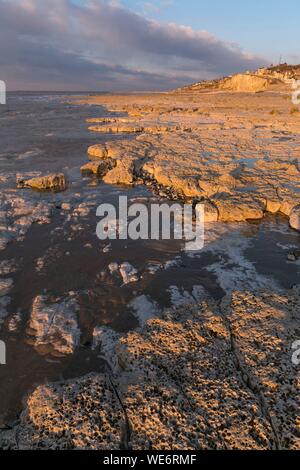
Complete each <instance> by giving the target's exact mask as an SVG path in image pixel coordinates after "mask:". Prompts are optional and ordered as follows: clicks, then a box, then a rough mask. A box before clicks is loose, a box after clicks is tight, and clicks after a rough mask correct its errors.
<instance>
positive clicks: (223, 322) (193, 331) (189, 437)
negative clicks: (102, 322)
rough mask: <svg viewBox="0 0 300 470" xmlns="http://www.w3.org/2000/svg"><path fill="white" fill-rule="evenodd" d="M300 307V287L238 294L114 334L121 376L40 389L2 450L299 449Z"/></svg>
mask: <svg viewBox="0 0 300 470" xmlns="http://www.w3.org/2000/svg"><path fill="white" fill-rule="evenodd" d="M299 307H300V289H299V288H294V289H293V290H291V291H286V292H283V293H273V292H265V291H264V292H256V293H253V292H234V293H233V294H232V295H231V296H227V297H225V298H224V299H223V300H222V302H221V303H215V302H213V301H211V300H207V301H205V302H203V303H201V304H199V305H196V306H195V305H193V306H190V307H188V306H187V307H184V308H182V307H181V308H178V309H171V310H167V311H165V312H164V313H163V315H162V317H161V318H155V319H152V320H149V321H148V322H147V323H146V325H145V326H143V327H142V328H140V329H139V330H137V331H135V332H131V333H129V334H127V335H126V336H123V337H121V338H120V339H119V340H118V338H117V337H115V336H116V335H112V336H111V338H114V340H113V344H112V345H111V346H112V347H109V345H107V344H106V346H105V348H104V350H103V351H102V352H104V351H105V350H108V351H109V360H110V363H111V364H113V367H114V374H111V375H110V377H109V376H108V375H96V374H93V375H89V376H87V377H83V378H80V379H75V380H72V381H69V382H65V383H58V384H49V385H43V386H40V387H38V388H37V389H36V390H35V391H34V392H33V393H32V394H31V395H30V397H29V398H28V400H27V408H26V410H25V411H24V412H23V414H22V417H21V421H20V424H19V425H18V426H17V427H16V428H14V429H13V430H11V431H7V432H1V433H0V447H4V448H27V449H29V448H43V449H46V448H51V449H52V448H57V449H64V448H76V449H85V448H92V449H106V450H112V449H117V448H120V447H121V446H122V448H124V446H125V448H128V447H129V448H133V449H158V450H170V449H172V450H182V449H193V450H195V449H244V450H245V449H261V450H266V449H298V450H299V449H300V439H299V409H300V407H299V404H300V403H299V401H300V398H299V397H300V394H299V384H300V376H299V367H297V366H296V365H294V364H293V362H292V344H293V342H294V341H296V340H298V339H299V338H298V332H299V326H300V319H299ZM108 337H110V336H108ZM114 341H116V343H114ZM114 344H115V349H114V350H115V359H114V360H112V356H111V354H113V346H114ZM111 380H112V382H111ZM112 383H114V384H115V385H114V386H112ZM114 387H115V388H114ZM115 389H117V390H118V395H119V396H120V398H121V401H122V404H123V407H124V409H125V410H126V415H127V417H128V419H129V422H130V424H128V422H127V421H126V416H125V413H124V410H123V408H122V407H121V406H120V402H119V401H118V400H117V398H116V393H115ZM62 397H63V399H62Z"/></svg>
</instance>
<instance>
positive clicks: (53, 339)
mask: <svg viewBox="0 0 300 470" xmlns="http://www.w3.org/2000/svg"><path fill="white" fill-rule="evenodd" d="M77 310H78V305H77V302H76V299H75V298H68V299H65V300H60V301H57V302H51V301H50V300H49V299H48V298H47V297H45V296H38V297H36V298H35V299H34V301H33V305H32V311H31V316H30V320H29V324H28V335H29V336H30V337H31V340H30V342H31V343H32V344H33V345H34V347H35V348H36V350H37V351H38V352H39V353H41V354H52V355H54V356H65V355H69V354H73V353H74V351H75V349H76V347H77V346H78V345H79V340H80V329H79V327H78V324H77V315H76V312H77Z"/></svg>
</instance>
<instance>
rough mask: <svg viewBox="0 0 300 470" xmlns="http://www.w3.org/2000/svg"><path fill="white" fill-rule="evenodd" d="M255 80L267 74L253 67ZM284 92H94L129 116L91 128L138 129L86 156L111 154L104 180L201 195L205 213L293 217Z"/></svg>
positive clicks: (292, 164)
mask: <svg viewBox="0 0 300 470" xmlns="http://www.w3.org/2000/svg"><path fill="white" fill-rule="evenodd" d="M271 75H272V74H271ZM250 78H251V76H250V75H246V78H245V80H250ZM256 80H257V81H264V80H268V79H267V78H266V77H264V76H261V75H260V74H257V76H256ZM271 80H276V79H275V78H274V77H273V76H271ZM125 98H126V99H125ZM283 98H285V96H284V94H281V93H280V92H276V91H274V93H271V94H264V93H262V94H259V95H254V96H253V95H251V94H248V93H243V94H238V95H236V94H234V93H230V92H228V91H226V92H223V93H220V92H219V93H218V94H210V93H202V94H201V93H200V94H199V95H197V94H195V93H190V94H189V93H182V94H176V95H174V94H172V95H170V94H165V95H158V96H153V95H151V96H147V95H145V96H142V97H141V96H139V97H137V96H134V97H128V96H127V97H123V96H110V97H101V99H99V98H98V99H94V100H93V99H92V98H91V99H90V100H89V101H91V102H93V103H94V102H95V100H96V102H97V103H98V102H99V104H105V105H106V106H107V107H108V108H109V109H110V110H111V111H118V112H122V113H124V112H127V114H128V115H129V116H131V117H129V118H128V119H129V124H128V127H127V126H126V125H125V124H124V122H125V120H126V118H120V119H121V120H122V121H120V125H119V124H118V118H117V117H116V118H115V122H114V124H115V127H107V125H106V124H104V125H103V124H102V125H101V123H100V125H99V126H97V127H96V128H95V127H94V128H92V130H94V131H100V132H107V130H108V129H110V130H111V131H113V132H122V131H123V130H124V129H126V130H127V131H129V130H130V129H131V130H133V131H136V130H137V129H138V130H139V132H138V135H137V136H135V137H134V138H132V137H131V138H130V139H129V138H126V137H124V138H122V140H118V141H116V142H109V141H108V142H106V144H100V145H94V146H92V147H90V148H89V149H88V154H89V158H91V159H95V158H96V159H104V160H106V159H113V160H115V161H116V167H115V168H114V169H112V170H111V171H109V172H107V174H106V175H105V176H104V181H105V182H107V183H109V184H139V183H140V184H147V185H148V186H151V187H152V188H153V189H154V190H156V191H157V192H159V194H161V195H163V196H166V197H168V198H170V199H184V200H187V201H191V200H203V201H206V203H207V204H208V206H209V208H214V210H208V211H207V212H208V214H207V217H208V219H209V217H210V215H209V214H211V217H212V220H216V219H218V220H220V221H224V222H229V221H230V222H231V221H232V222H240V221H244V220H249V219H261V218H262V217H263V216H264V214H265V213H266V212H271V213H277V212H281V213H283V214H285V215H287V216H288V217H290V215H291V214H292V211H293V209H294V207H295V206H297V205H299V204H300V171H299V169H300V160H299V150H300V148H299V134H300V125H299V121H298V120H297V119H296V118H295V116H293V115H292V114H291V113H290V104H289V102H288V100H287V99H283ZM97 100H98V101H97ZM150 103H151V104H150ZM195 103H197V104H198V107H197V106H195ZM200 104H201V105H200ZM199 105H200V107H199ZM149 122H151V126H149ZM121 123H122V124H121ZM146 123H148V126H147V125H146ZM187 131H188V132H187ZM293 214H295V212H294V213H293ZM294 218H295V216H294V215H293V218H292V219H291V226H294V225H295V222H294Z"/></svg>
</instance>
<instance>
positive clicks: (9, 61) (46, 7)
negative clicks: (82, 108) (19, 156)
mask: <svg viewBox="0 0 300 470" xmlns="http://www.w3.org/2000/svg"><path fill="white" fill-rule="evenodd" d="M299 18H300V2H299V0H286V1H285V2H282V1H279V0H252V1H245V2H241V1H237V0H205V1H204V0H153V1H151V0H0V75H1V76H0V79H2V80H5V81H6V82H7V86H8V89H28V90H29V89H32V90H34V89H35V90H38V89H69V90H78V91H79V90H99V91H100V90H124V91H125V90H150V89H153V90H166V89H170V88H175V87H177V86H182V85H184V84H188V83H192V82H195V81H200V80H202V79H210V78H215V77H220V76H224V75H229V74H233V73H237V72H240V71H245V70H253V69H256V68H257V67H260V66H263V65H269V64H271V63H277V62H278V61H279V57H280V56H282V58H283V60H284V61H287V62H289V63H300V50H299V44H300V28H299V25H298V22H299Z"/></svg>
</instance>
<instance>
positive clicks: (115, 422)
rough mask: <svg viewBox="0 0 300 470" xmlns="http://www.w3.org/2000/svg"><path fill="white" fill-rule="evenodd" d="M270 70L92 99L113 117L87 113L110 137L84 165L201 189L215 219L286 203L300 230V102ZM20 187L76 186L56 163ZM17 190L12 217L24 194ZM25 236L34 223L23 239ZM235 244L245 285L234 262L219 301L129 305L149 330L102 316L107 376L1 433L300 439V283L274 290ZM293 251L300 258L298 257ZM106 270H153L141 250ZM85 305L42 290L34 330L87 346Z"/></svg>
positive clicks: (99, 343)
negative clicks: (134, 261)
mask: <svg viewBox="0 0 300 470" xmlns="http://www.w3.org/2000/svg"><path fill="white" fill-rule="evenodd" d="M286 73H287V72H286ZM270 74H271V76H269V75H270ZM274 74H275V75H274ZM268 77H269V78H268ZM268 77H267V76H266V74H265V73H263V72H262V71H261V72H260V73H257V74H256V76H255V80H252V81H251V74H250V75H249V74H247V77H246V78H245V79H244V78H243V80H240V79H239V78H238V77H236V78H234V79H233V80H232V79H231V81H225V82H223V81H222V82H221V85H220V84H218V86H216V84H215V83H212V84H211V85H209V86H208V85H207V87H203V86H202V85H201V86H194V87H189V88H187V89H184V90H177V91H176V92H173V93H165V94H144V95H142V94H140V95H126V96H121V95H112V96H109V95H104V96H101V97H88V98H86V99H85V100H84V102H85V103H88V104H93V105H95V104H97V105H101V106H105V107H106V109H107V114H108V116H106V117H104V118H103V117H99V118H95V117H94V118H89V119H87V125H88V126H90V127H89V128H90V131H91V132H92V133H93V135H94V133H99V139H100V134H101V143H99V144H95V145H92V146H90V147H89V148H88V160H89V161H87V162H86V163H85V164H84V165H83V166H82V168H81V172H82V176H83V177H91V178H92V179H94V178H97V179H98V180H101V181H103V182H104V183H105V184H107V185H123V186H124V185H125V186H129V187H133V186H139V185H141V186H144V185H145V186H147V187H148V188H150V189H151V190H152V191H153V192H154V193H155V194H156V195H158V196H159V197H161V198H167V199H170V200H180V201H187V202H193V203H195V202H199V201H202V202H204V203H205V215H206V222H207V224H217V223H218V224H220V226H221V225H222V226H224V227H225V226H226V227H227V226H230V227H235V228H238V227H240V225H241V224H245V225H247V223H249V226H250V223H258V222H259V221H262V220H263V219H264V218H265V217H266V216H268V215H269V214H273V215H275V214H279V215H280V216H284V217H285V220H286V227H287V229H288V227H290V228H291V229H294V230H295V231H299V227H300V225H299V220H300V143H299V142H300V140H299V136H300V121H299V116H300V114H299V110H295V107H293V105H292V103H291V90H290V87H289V85H288V80H290V76H287V77H286V81H284V80H282V77H281V76H279V75H278V74H277V72H276V73H275V72H274V73H273V71H269V72H268ZM251 84H252V85H253V86H252V85H251ZM229 85H230V86H229ZM250 85H251V86H250ZM246 86H247V87H248V89H247V90H246V91H245V89H244V87H246ZM249 87H250V91H251V93H250V92H248V91H249ZM234 90H237V91H234ZM240 91H243V92H240ZM111 134H115V135H116V136H118V139H116V140H114V141H112V140H111V139H110V138H109V137H110V136H111ZM105 136H107V140H106V139H105ZM17 184H18V186H19V188H21V187H22V188H31V189H38V190H42V191H48V190H50V191H53V192H56V191H64V190H66V188H67V184H68V183H67V179H66V177H65V175H64V174H61V173H59V174H53V175H48V176H47V175H46V176H43V175H40V174H39V175H32V177H31V178H26V179H24V178H19V179H17ZM4 199H5V204H7V205H9V207H10V210H11V211H12V213H13V210H14V209H13V205H14V204H13V200H8V199H6V198H4ZM4 199H3V200H4ZM65 204H66V203H65ZM79 209H82V210H83V212H82V214H83V215H87V214H84V209H85V207H80V206H79V207H78V211H79ZM48 210H49V206H48V205H46V206H45V207H44V206H43V205H42V203H41V204H40V206H39V207H36V208H32V210H31V212H30V217H32V220H34V221H35V222H37V223H48V222H49V221H48V220H47V214H48V212H47V211H48ZM69 210H70V208H67V207H66V212H67V213H68V211H69ZM87 210H88V208H87ZM78 214H79V216H80V214H81V213H80V211H79V212H78ZM73 216H74V214H73ZM70 218H71V214H70ZM10 220H11V219H10ZM8 223H9V221H8V222H7V224H8ZM74 224H75V221H74ZM230 224H231V225H230ZM25 225H26V224H25ZM243 226H244V225H243ZM25 233H26V228H25V227H22V229H18V230H14V232H13V234H10V236H13V237H15V238H17V237H20V236H21V235H23V234H25ZM295 234H296V236H297V232H295ZM299 236H300V235H299ZM2 238H3V237H2ZM237 238H238V235H237ZM5 242H6V238H3V243H5ZM231 243H233V244H234V243H235V242H234V241H232V240H231ZM227 249H228V251H229V252H230V250H231V251H234V249H236V250H238V241H236V246H234V248H232V247H229V246H227V245H226V242H225V247H223V251H222V254H221V255H220V257H219V259H218V260H217V261H215V263H219V264H220V265H221V266H222V263H225V264H226V258H225V253H226V250H227ZM212 250H213V247H212ZM235 253H236V252H234V254H235ZM231 254H232V253H229V254H228V260H229V261H228V263H229V264H230V263H231V268H230V269H231V271H232V276H234V273H235V271H238V272H239V274H240V279H239V285H238V288H237V286H236V285H235V283H234V282H231V278H230V275H229V274H228V272H227V271H226V272H225V279H224V277H223V284H222V286H221V287H222V288H223V291H225V295H224V296H223V297H222V298H221V299H220V300H218V299H213V298H212V295H210V294H209V293H208V292H207V291H206V290H205V289H204V288H202V286H200V287H201V289H200V288H199V289H198V291H197V292H195V295H191V296H189V297H188V298H189V299H190V300H191V302H187V301H185V302H182V303H180V302H179V301H178V302H177V305H173V307H172V308H166V309H163V311H161V310H160V309H159V308H156V305H155V304H154V303H151V302H150V301H149V300H148V298H147V297H146V296H142V295H141V296H139V297H136V298H135V299H134V300H133V301H132V302H131V306H132V309H133V310H135V311H136V318H138V320H139V327H138V328H136V329H134V330H133V331H130V332H129V333H124V334H121V333H117V332H116V331H114V330H112V329H111V328H109V327H106V326H103V325H100V326H98V327H96V328H94V330H93V345H92V348H93V350H94V351H97V352H99V358H102V359H103V358H104V360H105V364H106V372H104V373H92V374H88V375H84V376H83V377H79V378H76V379H72V380H68V381H60V382H53V383H46V384H44V385H40V386H38V387H36V388H35V389H34V390H33V391H32V392H31V393H30V394H29V395H28V397H27V398H26V403H25V406H24V410H23V412H22V414H21V416H20V419H19V420H18V422H17V423H14V425H13V426H8V427H7V428H6V429H2V430H1V431H0V448H5V449H74V448H75V449H111V450H113V449H158V450H170V449H171V450H179V449H181V450H182V449H193V450H194V449H240V450H246V449H248V450H249V449H253V450H254V449H258V450H269V449H298V450H299V449H300V420H299V409H300V408H299V405H300V403H299V401H300V400H299V396H300V394H299V386H300V375H299V366H297V365H295V364H294V363H293V361H292V354H293V349H292V345H293V344H294V342H295V341H297V340H299V339H300V317H299V309H300V291H299V286H297V285H295V286H290V287H291V288H290V289H284V288H278V289H277V288H276V287H274V285H273V284H272V283H271V281H270V282H269V279H268V278H267V277H264V282H263V283H262V282H261V279H262V278H261V277H257V279H252V278H251V279H249V276H256V274H257V273H256V271H255V270H254V269H253V270H252V267H251V269H250V268H249V267H248V265H246V264H244V265H242V266H238V264H237V260H236V258H234V254H233V256H232V258H230V256H231ZM290 261H291V263H292V262H295V263H298V261H297V257H296V256H295V259H293V260H292V259H290ZM10 268H11V269H13V266H11V267H10ZM36 269H41V270H42V269H43V260H41V262H40V263H37V266H36ZM220 269H221V270H222V267H221V268H220ZM208 271H209V268H208ZM3 272H6V271H5V266H4V265H3ZM9 272H11V271H9ZM108 272H109V274H110V275H111V276H117V277H118V279H119V281H120V282H122V283H123V284H122V285H123V286H126V285H131V284H134V283H138V281H139V280H140V278H141V276H140V274H139V273H138V271H137V270H136V269H135V268H134V267H133V266H131V264H130V263H128V262H120V263H119V262H115V263H111V264H110V265H109V266H108ZM226 273H227V274H226ZM102 274H103V273H102ZM226 275H227V278H226ZM102 278H103V277H102ZM102 278H99V279H100V280H101V279H102ZM268 284H269V285H268ZM253 285H255V286H257V288H256V287H255V289H254V288H252V289H251V288H249V286H252V287H253ZM259 286H260V287H259ZM198 287H199V286H198ZM10 289H11V283H10V281H9V280H5V281H3V282H2V281H1V283H0V290H1V298H0V300H1V302H2V300H3V302H2V303H3V305H2V304H1V305H2V306H1V310H0V322H1V321H2V317H3V318H4V316H5V315H4V313H5V312H6V310H5V308H6V305H5V299H6V298H7V295H8V294H9V292H10ZM200 291H201V292H200ZM173 295H174V296H176V288H174V289H173ZM192 300H193V301H192ZM78 304H79V301H78V298H77V296H76V293H73V292H70V293H69V294H68V296H67V297H64V298H50V297H48V296H47V295H39V296H36V297H35V299H34V302H33V304H32V308H31V313H30V318H29V321H28V323H27V334H28V336H29V337H30V344H32V346H33V347H34V349H35V350H37V351H38V352H39V354H43V355H47V354H50V355H52V356H54V357H60V356H64V355H68V354H70V355H71V354H73V353H74V351H75V350H76V348H77V347H78V344H79V342H80V330H79V326H78V317H77V310H78ZM2 310H3V312H4V313H2Z"/></svg>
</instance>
